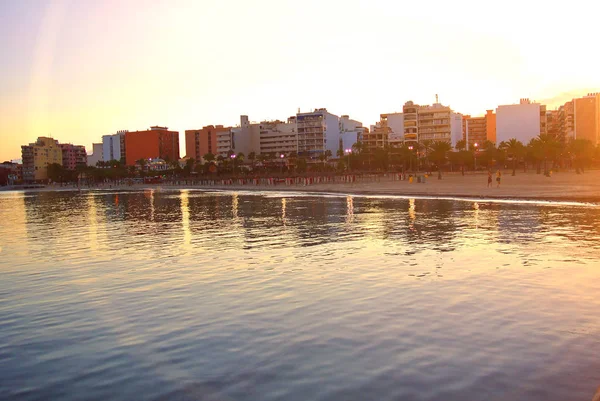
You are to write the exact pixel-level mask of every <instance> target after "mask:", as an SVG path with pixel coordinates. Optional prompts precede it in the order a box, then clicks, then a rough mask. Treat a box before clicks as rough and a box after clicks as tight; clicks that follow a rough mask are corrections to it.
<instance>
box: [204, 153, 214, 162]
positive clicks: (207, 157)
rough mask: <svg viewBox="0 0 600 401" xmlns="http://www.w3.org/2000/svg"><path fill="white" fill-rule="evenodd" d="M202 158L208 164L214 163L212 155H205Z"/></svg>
mask: <svg viewBox="0 0 600 401" xmlns="http://www.w3.org/2000/svg"><path fill="white" fill-rule="evenodd" d="M202 158H203V159H204V160H205V161H206V162H208V163H212V162H214V161H215V155H214V154H212V153H207V154H205V155H204V156H202Z"/></svg>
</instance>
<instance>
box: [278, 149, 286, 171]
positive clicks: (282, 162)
mask: <svg viewBox="0 0 600 401" xmlns="http://www.w3.org/2000/svg"><path fill="white" fill-rule="evenodd" d="M284 157H285V155H284V154H283V153H282V154H280V155H279V158H280V159H281V174H283V165H284V164H285V162H284V161H283V158H284Z"/></svg>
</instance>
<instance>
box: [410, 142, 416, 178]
mask: <svg viewBox="0 0 600 401" xmlns="http://www.w3.org/2000/svg"><path fill="white" fill-rule="evenodd" d="M414 148H415V147H414V146H412V145H410V146H409V147H408V150H410V156H409V157H408V160H409V163H410V171H411V172H412V151H413V149H414Z"/></svg>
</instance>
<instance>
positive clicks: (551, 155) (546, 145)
mask: <svg viewBox="0 0 600 401" xmlns="http://www.w3.org/2000/svg"><path fill="white" fill-rule="evenodd" d="M537 142H538V145H539V146H540V151H541V155H542V160H544V175H546V176H549V175H550V172H549V171H548V159H552V160H553V161H554V159H555V157H556V154H557V153H558V149H559V147H560V143H559V142H558V141H557V140H556V138H555V137H554V136H553V135H548V134H540V135H539V136H538V137H537Z"/></svg>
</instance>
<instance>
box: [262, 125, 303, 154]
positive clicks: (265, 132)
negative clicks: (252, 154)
mask: <svg viewBox="0 0 600 401" xmlns="http://www.w3.org/2000/svg"><path fill="white" fill-rule="evenodd" d="M259 129H260V153H263V154H269V153H275V154H286V155H289V154H290V153H293V152H295V153H297V152H298V133H297V132H296V116H292V117H290V118H288V120H287V122H283V121H279V120H275V121H263V122H261V123H260V125H259Z"/></svg>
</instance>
